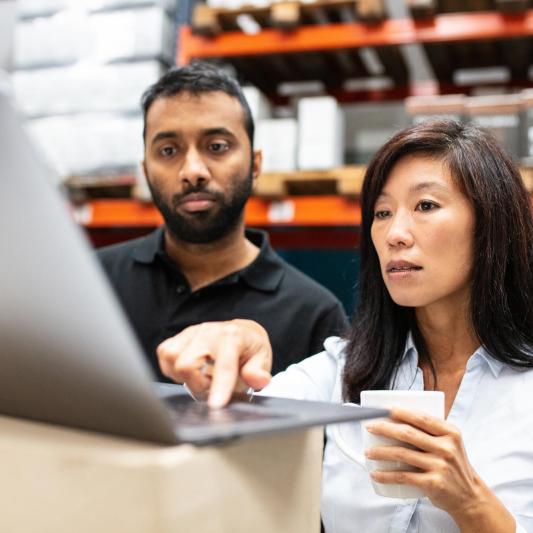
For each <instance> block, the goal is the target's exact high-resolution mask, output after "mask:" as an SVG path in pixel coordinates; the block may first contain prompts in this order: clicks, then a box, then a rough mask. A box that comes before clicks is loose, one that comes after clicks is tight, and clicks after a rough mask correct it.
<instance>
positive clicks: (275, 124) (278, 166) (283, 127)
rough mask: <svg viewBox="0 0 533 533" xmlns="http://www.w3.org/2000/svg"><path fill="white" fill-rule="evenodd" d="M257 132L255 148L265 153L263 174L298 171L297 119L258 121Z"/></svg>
mask: <svg viewBox="0 0 533 533" xmlns="http://www.w3.org/2000/svg"><path fill="white" fill-rule="evenodd" d="M255 132H256V133H255V148H259V149H261V150H262V152H263V172H291V171H293V170H295V169H296V149H297V140H298V123H297V121H296V119H292V118H278V119H265V120H258V121H257V124H256V130H255Z"/></svg>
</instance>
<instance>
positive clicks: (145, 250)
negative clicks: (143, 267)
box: [132, 226, 165, 264]
mask: <svg viewBox="0 0 533 533" xmlns="http://www.w3.org/2000/svg"><path fill="white" fill-rule="evenodd" d="M164 236H165V227H164V226H160V227H159V228H157V229H156V230H155V231H152V233H150V234H148V235H147V236H146V237H144V238H143V239H141V240H140V242H139V244H138V245H137V246H136V247H135V248H134V249H133V251H132V257H133V259H134V260H135V261H137V262H139V263H144V264H150V263H153V262H154V261H155V258H156V256H157V255H159V254H163V253H165V247H164V244H163V243H164Z"/></svg>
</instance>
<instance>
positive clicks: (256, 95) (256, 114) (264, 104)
mask: <svg viewBox="0 0 533 533" xmlns="http://www.w3.org/2000/svg"><path fill="white" fill-rule="evenodd" d="M242 92H243V93H244V97H245V98H246V101H247V102H248V106H249V107H250V111H251V113H252V118H253V119H254V122H257V121H258V120H262V119H265V118H270V117H271V116H272V106H271V105H270V102H269V101H268V99H267V97H266V96H265V95H264V94H263V93H262V92H261V91H260V90H259V89H258V88H257V87H251V86H250V87H243V88H242Z"/></svg>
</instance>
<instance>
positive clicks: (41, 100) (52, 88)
mask: <svg viewBox="0 0 533 533" xmlns="http://www.w3.org/2000/svg"><path fill="white" fill-rule="evenodd" d="M163 71H164V68H163V67H162V65H161V63H159V62H158V61H142V62H138V63H137V62H135V63H117V64H112V65H92V64H89V65H86V64H79V65H76V66H73V67H70V68H60V67H56V68H51V69H37V70H20V71H18V72H15V73H14V74H13V76H12V79H13V87H14V93H15V98H16V100H17V103H18V105H19V107H20V108H21V109H22V110H23V112H24V114H25V115H26V116H27V117H37V116H46V115H59V114H64V113H80V112H88V111H96V112H102V111H110V112H138V111H139V110H140V100H141V96H142V94H143V92H144V90H145V89H146V87H147V86H148V85H149V84H151V83H154V82H156V81H157V80H158V79H159V77H160V76H161V74H162V73H163Z"/></svg>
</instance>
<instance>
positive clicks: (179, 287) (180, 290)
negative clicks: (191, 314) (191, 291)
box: [176, 285, 187, 294]
mask: <svg viewBox="0 0 533 533" xmlns="http://www.w3.org/2000/svg"><path fill="white" fill-rule="evenodd" d="M186 290H187V289H186V287H185V286H184V285H178V287H177V289H176V292H177V293H178V294H183V293H184V292H185V291H186Z"/></svg>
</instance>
